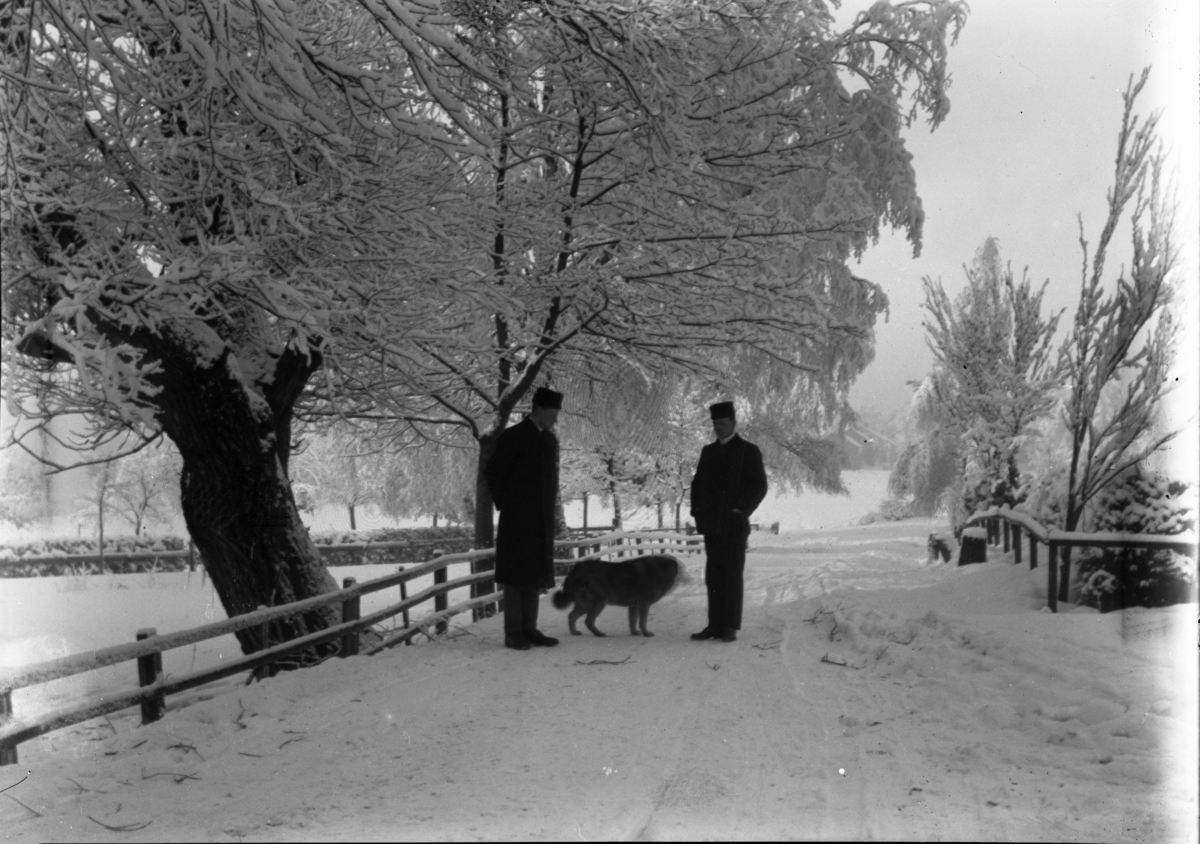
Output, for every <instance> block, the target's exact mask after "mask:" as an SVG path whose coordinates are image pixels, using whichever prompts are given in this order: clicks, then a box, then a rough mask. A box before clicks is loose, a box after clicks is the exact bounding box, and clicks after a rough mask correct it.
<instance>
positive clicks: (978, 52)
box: [841, 0, 1200, 455]
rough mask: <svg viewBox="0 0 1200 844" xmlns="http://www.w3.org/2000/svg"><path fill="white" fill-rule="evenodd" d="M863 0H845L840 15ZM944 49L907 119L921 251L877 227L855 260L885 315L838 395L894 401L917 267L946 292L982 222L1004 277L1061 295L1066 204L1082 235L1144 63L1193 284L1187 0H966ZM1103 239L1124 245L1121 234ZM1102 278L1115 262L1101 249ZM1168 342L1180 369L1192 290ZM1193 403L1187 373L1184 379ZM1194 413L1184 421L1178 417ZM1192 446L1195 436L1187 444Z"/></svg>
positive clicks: (916, 298) (914, 319) (1073, 241)
mask: <svg viewBox="0 0 1200 844" xmlns="http://www.w3.org/2000/svg"><path fill="white" fill-rule="evenodd" d="M869 5H870V2H869V0H847V2H846V3H845V4H844V5H843V8H842V12H841V17H842V18H844V19H846V20H847V21H848V20H849V19H851V17H852V16H853V15H854V14H855V13H856V12H857V11H859V10H861V9H864V8H866V7H867V6H869ZM970 6H971V13H970V16H969V18H968V21H967V26H966V28H965V29H964V30H963V33H962V37H961V38H960V39H959V42H958V45H957V46H956V47H953V48H952V49H951V53H950V59H949V66H950V72H951V75H952V79H953V85H952V87H951V89H950V98H951V111H950V115H949V117H948V118H947V119H946V121H945V122H944V123H943V124H942V125H941V126H940V127H939V128H938V129H937V130H936V131H935V132H933V133H932V134H931V133H930V132H929V130H928V128H927V126H925V125H923V124H922V125H919V126H918V125H914V127H913V128H912V129H910V130H909V133H908V147H909V150H910V151H911V152H912V153H913V156H914V166H915V167H916V171H917V185H918V191H919V193H920V195H921V197H922V199H923V201H924V207H925V213H926V222H925V236H924V247H923V250H922V254H921V257H920V258H919V259H916V260H913V259H912V255H911V250H910V249H909V248H908V244H907V243H906V242H905V241H904V239H903V237H893V236H887V237H885V238H884V239H883V240H881V242H880V244H879V246H878V247H876V248H874V249H872V250H870V251H869V252H868V253H867V255H866V256H865V257H864V259H863V261H862V264H861V265H860V266H858V267H857V271H858V273H859V274H860V275H862V276H864V277H866V278H869V279H871V280H873V281H876V282H878V283H880V284H882V285H883V287H884V289H885V291H886V292H887V294H888V296H889V298H890V300H891V317H890V321H889V322H888V323H887V324H882V325H880V326H879V327H878V329H877V343H878V346H877V351H876V360H875V363H874V364H873V365H872V367H871V368H870V369H869V370H868V371H867V372H866V373H865V374H864V375H863V376H862V377H861V378H860V380H859V383H858V384H856V385H855V388H854V390H853V391H852V393H851V403H852V404H853V405H854V406H855V407H856V408H858V409H860V410H870V409H878V410H891V409H893V408H896V407H902V406H904V405H906V404H907V401H908V398H909V396H910V395H911V391H910V390H909V388H908V387H907V386H906V385H905V382H906V381H909V380H915V379H919V378H921V377H923V376H924V375H925V374H926V373H927V372H928V370H929V367H930V364H931V361H932V357H931V355H930V354H929V352H928V350H927V349H926V347H925V343H924V334H923V331H922V328H921V318H922V314H923V311H922V308H921V303H922V301H923V295H922V292H921V279H922V277H923V276H927V275H928V276H930V277H932V278H933V279H935V280H937V279H940V280H941V281H942V283H943V284H944V286H945V287H946V289H947V291H948V292H949V293H950V295H951V297H952V298H953V297H954V296H955V295H956V294H957V292H958V291H959V290H960V289H961V288H962V286H963V284H964V283H965V274H964V272H963V269H962V267H963V265H964V264H969V263H970V262H971V260H972V258H973V257H974V254H975V251H976V249H978V248H979V246H980V245H982V243H983V241H984V239H985V238H987V237H988V236H989V235H991V236H995V237H997V238H998V239H999V241H1000V248H1001V253H1002V255H1003V257H1004V259H1005V260H1007V261H1011V262H1012V265H1013V269H1014V271H1015V272H1017V273H1018V275H1019V274H1020V272H1021V269H1022V268H1023V267H1025V266H1028V267H1029V269H1030V276H1031V278H1032V279H1033V280H1034V282H1035V283H1037V284H1040V283H1041V282H1042V281H1043V280H1044V279H1047V278H1049V279H1050V287H1049V288H1048V290H1047V293H1046V303H1047V304H1048V305H1049V306H1050V307H1052V308H1053V309H1055V310H1058V309H1060V308H1064V307H1066V308H1068V309H1069V310H1068V313H1067V315H1066V316H1065V317H1064V319H1063V320H1061V321H1060V328H1059V331H1060V334H1061V333H1062V332H1063V330H1064V328H1065V327H1066V326H1067V324H1068V321H1069V318H1070V313H1071V312H1072V311H1073V305H1074V302H1075V301H1076V300H1077V297H1078V288H1079V280H1080V265H1081V252H1080V248H1079V244H1078V223H1077V217H1076V215H1077V214H1079V213H1082V215H1083V225H1084V231H1085V235H1086V236H1087V238H1088V240H1089V241H1090V242H1091V243H1092V244H1094V243H1095V242H1096V239H1097V238H1098V235H1099V231H1100V227H1101V225H1102V222H1103V214H1104V213H1105V204H1104V203H1105V199H1104V196H1105V191H1106V190H1107V188H1108V186H1109V185H1110V184H1111V180H1112V167H1113V160H1114V157H1115V153H1116V135H1117V130H1118V128H1119V126H1120V119H1121V108H1122V101H1121V94H1122V92H1123V91H1124V90H1125V87H1126V84H1127V82H1128V79H1129V75H1130V74H1131V73H1135V74H1136V73H1140V71H1141V69H1142V67H1144V66H1145V65H1153V70H1152V71H1151V76H1150V82H1149V84H1148V86H1147V89H1146V91H1144V92H1143V94H1142V96H1141V97H1140V98H1139V106H1140V108H1139V110H1140V111H1141V112H1143V113H1147V112H1149V111H1150V110H1151V109H1161V110H1162V112H1163V114H1162V118H1161V122H1160V134H1161V137H1162V138H1163V139H1164V141H1165V143H1166V145H1167V147H1168V155H1169V162H1168V167H1169V168H1174V169H1176V171H1177V173H1178V184H1179V198H1180V205H1181V207H1180V215H1179V232H1180V240H1181V246H1183V249H1184V254H1183V264H1182V268H1183V271H1184V272H1185V273H1186V274H1187V277H1188V278H1189V279H1190V281H1189V286H1190V287H1191V289H1192V291H1193V293H1194V290H1195V287H1196V285H1195V279H1196V273H1197V266H1198V263H1200V262H1198V260H1197V246H1196V243H1197V236H1196V235H1197V226H1198V220H1200V215H1198V214H1197V205H1198V199H1200V177H1198V175H1197V150H1198V149H1200V111H1198V108H1197V97H1196V82H1197V74H1198V70H1197V56H1198V50H1197V38H1198V32H1200V22H1198V21H1200V16H1198V15H1200V13H1198V11H1197V4H1196V3H1195V0H1183V2H1172V0H1115V1H1114V2H1101V0H1060V1H1059V2H1055V0H972V2H971V3H970ZM1114 245H1115V246H1118V247H1122V249H1128V237H1127V236H1126V237H1124V238H1122V239H1121V241H1120V242H1119V243H1116V244H1114ZM1112 254H1113V260H1110V262H1109V267H1110V270H1109V277H1110V278H1115V273H1116V271H1117V269H1118V267H1119V266H1120V263H1121V262H1120V261H1119V260H1117V256H1118V255H1119V254H1121V253H1112ZM1187 308H1188V311H1189V314H1190V317H1189V319H1188V323H1189V327H1190V328H1191V331H1190V332H1189V333H1188V336H1187V337H1186V338H1185V347H1184V348H1183V349H1181V360H1183V361H1186V362H1188V364H1189V365H1188V366H1186V367H1185V369H1186V370H1187V371H1188V372H1189V373H1190V374H1193V375H1194V371H1195V367H1194V365H1193V364H1194V363H1195V360H1196V353H1195V349H1196V332H1195V323H1196V320H1195V314H1196V298H1195V296H1194V295H1193V296H1192V297H1191V298H1190V301H1189V302H1188V303H1187ZM1185 392H1186V393H1187V394H1188V395H1190V397H1191V398H1190V399H1189V400H1188V402H1187V403H1188V404H1190V407H1191V409H1192V411H1193V412H1194V410H1195V407H1196V401H1195V398H1194V397H1195V382H1194V378H1193V380H1192V381H1191V383H1190V384H1188V385H1186V388H1185ZM1192 425H1193V426H1194V421H1193V422H1192ZM1191 453H1192V454H1193V455H1194V453H1195V452H1194V449H1193V450H1192V452H1191Z"/></svg>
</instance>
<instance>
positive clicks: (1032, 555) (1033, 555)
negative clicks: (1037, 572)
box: [1029, 533, 1038, 571]
mask: <svg viewBox="0 0 1200 844" xmlns="http://www.w3.org/2000/svg"><path fill="white" fill-rule="evenodd" d="M1037 546H1038V541H1037V537H1036V536H1034V535H1033V534H1032V533H1030V534H1029V570H1030V571H1033V570H1034V569H1035V568H1037V554H1038V552H1037Z"/></svg>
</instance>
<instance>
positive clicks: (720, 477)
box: [691, 434, 767, 536]
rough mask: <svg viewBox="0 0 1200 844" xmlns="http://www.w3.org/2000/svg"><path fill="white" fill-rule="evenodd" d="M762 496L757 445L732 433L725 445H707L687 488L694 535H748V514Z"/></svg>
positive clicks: (764, 482)
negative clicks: (695, 532)
mask: <svg viewBox="0 0 1200 844" xmlns="http://www.w3.org/2000/svg"><path fill="white" fill-rule="evenodd" d="M766 495H767V473H766V471H765V470H764V469H763V461H762V452H761V451H759V450H758V446H756V445H754V444H753V443H748V442H746V441H745V440H744V439H742V438H741V437H739V436H738V435H737V434H734V435H733V437H732V438H731V439H730V440H729V442H727V443H725V445H721V443H720V441H717V442H711V443H709V444H708V445H706V446H704V448H703V449H701V450H700V461H699V462H698V463H697V465H696V474H695V475H694V476H693V477H692V487H691V499H692V501H691V505H692V506H691V512H692V518H693V519H695V520H696V531H697V532H698V533H702V534H706V535H707V534H719V535H723V536H738V535H741V536H748V535H749V533H750V514H751V513H753V512H754V510H755V509H756V508H757V507H758V505H759V504H761V503H762V500H763V499H764V498H765V497H766ZM735 509H736V510H740V511H741V512H740V513H735V512H733V511H734V510H735Z"/></svg>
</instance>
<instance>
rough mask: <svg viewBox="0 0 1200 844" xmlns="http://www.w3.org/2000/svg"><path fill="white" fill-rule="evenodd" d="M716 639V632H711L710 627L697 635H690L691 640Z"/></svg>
mask: <svg viewBox="0 0 1200 844" xmlns="http://www.w3.org/2000/svg"><path fill="white" fill-rule="evenodd" d="M716 637H717V631H715V630H713V629H712V628H711V627H705V628H704V629H703V630H701V631H700V632H699V633H693V634H692V638H693V639H696V640H700V639H715V638H716Z"/></svg>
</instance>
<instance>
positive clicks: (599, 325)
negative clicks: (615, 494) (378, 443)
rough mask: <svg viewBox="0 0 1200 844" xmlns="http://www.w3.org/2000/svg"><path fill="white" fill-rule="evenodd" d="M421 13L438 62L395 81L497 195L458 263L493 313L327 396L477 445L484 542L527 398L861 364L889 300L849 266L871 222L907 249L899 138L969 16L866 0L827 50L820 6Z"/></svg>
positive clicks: (479, 186) (910, 198)
mask: <svg viewBox="0 0 1200 844" xmlns="http://www.w3.org/2000/svg"><path fill="white" fill-rule="evenodd" d="M371 8H372V10H373V12H374V13H375V14H376V15H377V17H378V19H379V21H380V23H381V25H382V26H383V27H384V28H385V29H387V30H388V31H396V32H398V31H400V29H401V28H402V27H403V26H405V25H406V24H405V20H406V18H405V14H406V11H405V10H408V9H409V6H407V5H398V6H391V5H389V6H382V5H380V6H372V7H371ZM422 8H423V7H422ZM425 11H426V14H425V15H424V16H422V17H421V18H420V21H421V22H420V25H419V26H420V29H419V30H418V31H419V32H420V33H421V34H422V35H423V36H424V41H423V43H424V44H426V45H430V44H432V45H440V46H438V47H436V48H429V49H418V50H413V49H410V50H409V60H410V62H411V63H412V65H413V66H414V67H416V68H418V69H419V77H420V79H421V81H422V83H423V85H424V88H423V91H424V92H426V94H427V96H429V97H430V98H432V99H433V100H435V101H436V102H437V103H438V104H439V106H440V107H441V108H442V109H444V112H445V114H446V115H447V116H448V121H452V123H453V128H454V129H455V130H456V131H458V132H459V133H460V135H461V138H462V141H463V146H462V151H461V153H460V154H458V155H457V157H456V160H457V161H459V162H460V166H461V169H462V172H463V173H464V178H465V179H466V180H467V182H468V183H469V184H470V186H471V187H472V189H475V190H478V191H479V192H480V195H486V196H487V197H488V203H487V205H486V206H485V208H484V211H485V213H483V214H481V215H480V216H478V217H475V218H473V219H474V223H475V225H474V226H473V227H472V228H471V229H470V231H469V232H467V233H468V234H469V235H470V236H471V237H473V242H472V243H471V244H470V245H469V247H468V254H470V255H471V256H472V260H473V261H474V265H473V266H474V272H475V273H476V274H477V275H478V276H479V277H483V276H485V275H486V276H487V277H488V278H489V280H490V282H491V284H493V285H494V286H495V287H496V289H498V290H502V291H503V292H504V293H505V294H506V296H507V298H506V299H505V300H504V306H503V307H501V308H493V309H490V310H488V309H485V308H480V309H478V310H477V311H475V312H473V314H472V315H471V316H470V318H468V317H467V316H466V313H467V309H465V308H464V309H463V311H462V313H464V328H463V330H462V331H460V332H457V333H456V334H455V336H454V343H453V344H452V345H447V344H445V343H441V342H439V343H436V344H435V343H432V342H431V343H430V344H428V346H427V347H426V351H427V356H426V357H425V359H424V360H423V361H422V362H421V364H420V365H419V369H420V370H421V371H422V373H423V377H424V380H423V381H422V382H421V385H420V387H419V389H418V390H416V391H415V392H413V393H409V394H402V393H397V392H395V391H392V392H389V393H386V394H385V393H384V392H382V391H380V390H378V389H374V388H373V387H372V385H373V384H376V383H378V382H377V381H375V380H374V376H373V375H367V376H364V377H363V379H362V381H361V382H357V381H355V376H354V374H353V373H349V372H347V373H346V381H345V382H344V383H343V384H340V385H339V389H341V390H342V391H357V395H358V397H359V405H358V406H357V407H350V406H347V407H346V408H344V409H343V412H345V413H347V415H354V414H364V415H365V414H370V413H385V414H391V415H393V416H395V417H397V418H402V419H404V420H405V421H406V422H408V423H409V424H413V425H416V426H418V427H419V426H423V425H441V424H446V423H453V424H460V425H462V426H464V427H465V428H466V429H467V430H469V432H470V435H471V436H472V437H473V438H474V440H475V441H476V442H477V443H478V444H479V467H480V474H479V476H478V477H479V478H480V480H479V482H478V483H477V495H476V504H477V506H476V540H477V542H478V543H479V544H481V545H484V544H490V542H491V537H492V507H491V500H490V496H489V494H488V491H487V487H486V484H484V483H483V482H482V467H483V466H484V465H485V464H486V462H487V460H488V458H489V456H490V454H491V452H492V449H493V447H494V443H495V440H496V438H497V437H498V436H499V434H500V432H501V431H502V430H503V429H504V428H505V426H506V425H507V424H508V422H509V421H510V419H511V417H512V415H513V413H514V411H515V409H516V408H517V406H518V404H519V403H521V402H522V401H523V400H524V398H525V397H526V396H527V395H528V394H529V393H530V391H531V388H532V387H533V386H534V385H535V383H537V382H539V381H552V382H553V383H554V384H560V383H561V384H568V383H575V382H576V381H577V380H579V379H580V378H585V377H586V376H587V375H588V374H589V373H591V372H593V371H595V370H597V369H598V370H599V371H601V372H607V371H609V369H610V368H611V367H612V366H613V364H614V361H634V362H636V365H637V366H638V367H639V368H640V369H642V370H643V371H644V372H645V373H647V375H648V377H650V378H651V379H652V380H653V379H658V378H659V377H661V376H663V375H664V374H665V373H668V372H672V371H675V372H678V371H685V372H695V373H700V374H703V375H705V376H707V377H709V378H711V379H714V380H715V379H716V378H717V377H718V376H720V375H721V373H720V371H719V370H716V369H714V368H713V366H712V355H713V353H714V352H721V351H723V350H727V349H729V348H730V347H733V346H744V347H747V348H753V349H757V350H760V351H761V352H762V353H763V354H764V355H765V356H767V357H769V358H771V359H773V360H775V361H776V362H777V363H778V365H779V366H781V367H784V368H790V369H791V370H792V371H794V372H806V373H809V374H810V375H811V376H812V377H813V378H814V379H815V380H821V379H829V380H831V381H832V380H837V381H839V383H840V382H841V380H843V375H848V376H849V378H850V380H852V378H853V375H855V374H857V372H859V371H861V368H862V367H863V366H865V365H866V361H867V360H869V356H867V355H865V354H864V352H863V349H864V343H866V342H868V341H869V339H870V336H871V328H872V326H873V322H874V319H875V316H876V314H877V313H879V312H881V311H882V309H883V307H884V298H883V297H882V295H881V293H880V290H879V288H878V287H877V286H876V285H874V284H872V283H871V282H869V281H867V280H864V279H861V278H857V277H855V276H854V275H853V274H852V273H850V272H849V270H848V269H847V266H846V265H847V262H848V260H849V259H850V258H851V257H852V256H854V255H856V254H860V253H861V252H862V250H863V249H865V248H866V246H867V245H868V244H869V243H870V242H871V240H872V238H874V237H876V236H877V235H878V232H879V229H880V227H881V226H883V225H891V226H893V227H899V228H902V229H904V230H905V231H906V233H907V235H908V237H909V238H910V239H911V240H912V241H913V243H914V247H916V246H919V243H920V237H921V225H922V221H923V214H922V211H921V206H920V201H919V199H918V197H917V194H916V184H915V174H914V172H913V169H912V167H911V163H910V159H911V156H910V155H909V154H908V153H907V152H906V151H905V149H904V144H903V140H902V137H901V132H902V129H903V127H904V126H905V125H906V123H907V122H909V121H911V120H912V119H913V118H914V117H915V116H916V115H917V114H919V113H924V114H925V115H926V116H927V117H928V119H929V121H930V122H931V123H932V124H934V125H937V123H939V122H940V121H941V120H942V119H943V118H944V117H945V115H946V113H947V110H948V99H947V97H946V86H947V74H946V66H945V60H946V49H947V42H948V40H950V39H951V38H953V37H954V36H956V35H957V32H958V30H959V28H960V27H961V26H962V24H963V22H964V20H965V14H966V9H965V6H964V5H963V4H961V3H939V2H929V3H924V2H913V3H903V4H900V5H897V6H894V7H893V6H890V5H889V4H886V3H881V4H877V5H876V6H874V7H872V8H871V9H870V10H869V11H868V12H864V13H862V14H861V15H860V16H859V17H858V18H857V19H856V20H855V22H854V24H853V25H852V26H851V27H850V28H849V29H847V30H846V31H843V32H839V31H836V30H835V28H834V24H833V20H832V17H831V16H830V15H829V13H828V11H827V10H826V8H825V4H824V3H820V2H813V1H812V0H774V2H766V3H759V2H754V3H751V2H735V3H715V2H701V3H693V2H665V3H664V2H661V0H653V2H651V0H644V1H642V2H631V3H626V4H615V5H614V4H606V5H603V6H600V5H598V4H595V3H593V2H589V0H555V2H543V3H531V4H521V3H516V2H501V3H492V2H486V3H485V2H482V0H456V2H452V3H447V4H446V5H445V6H444V7H443V8H442V10H441V11H440V12H439V11H435V10H434V9H432V8H429V9H427V10H425ZM401 43H404V42H401ZM906 98H907V99H906ZM906 104H908V105H907V106H906ZM906 107H907V110H905V109H906ZM480 147H482V152H480V149H479V148H480ZM422 399H424V400H423V401H422ZM571 401H572V397H571V396H570V395H568V396H567V401H566V406H567V408H568V409H569V408H570V406H571ZM381 403H382V404H385V405H386V404H388V403H390V406H387V407H384V408H382V409H381V408H380V407H379V405H380V404H381Z"/></svg>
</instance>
